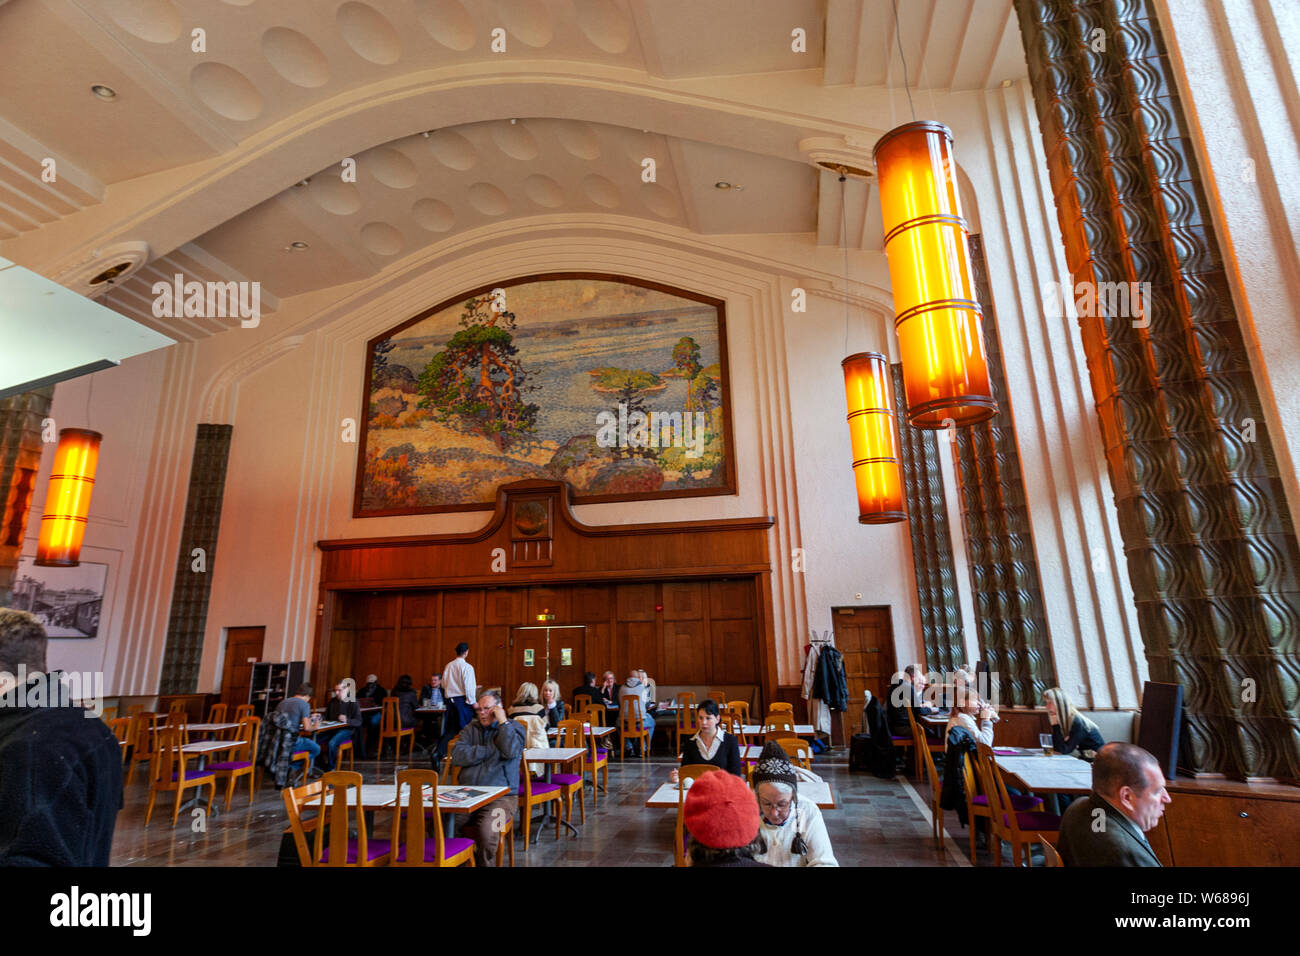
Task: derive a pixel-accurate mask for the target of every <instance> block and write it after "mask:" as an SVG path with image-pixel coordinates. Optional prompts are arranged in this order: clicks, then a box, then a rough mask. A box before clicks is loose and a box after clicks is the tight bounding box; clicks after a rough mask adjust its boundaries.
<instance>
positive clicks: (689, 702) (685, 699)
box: [673, 690, 695, 713]
mask: <svg viewBox="0 0 1300 956" xmlns="http://www.w3.org/2000/svg"><path fill="white" fill-rule="evenodd" d="M673 703H675V704H676V705H677V708H678V710H689V711H690V712H691V713H695V694H694V692H693V691H689V690H684V691H681V692H679V693H678V694H677V696H675V697H674V698H673Z"/></svg>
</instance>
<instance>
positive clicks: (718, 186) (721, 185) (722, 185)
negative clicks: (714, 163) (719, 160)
mask: <svg viewBox="0 0 1300 956" xmlns="http://www.w3.org/2000/svg"><path fill="white" fill-rule="evenodd" d="M713 188H714V189H730V188H731V183H728V182H724V181H723V180H721V179H720V180H718V181H717V182H716V183H714V184H713Z"/></svg>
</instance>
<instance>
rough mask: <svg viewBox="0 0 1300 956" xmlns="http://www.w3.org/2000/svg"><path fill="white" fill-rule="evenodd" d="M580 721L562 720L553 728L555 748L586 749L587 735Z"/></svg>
mask: <svg viewBox="0 0 1300 956" xmlns="http://www.w3.org/2000/svg"><path fill="white" fill-rule="evenodd" d="M582 725H583V721H581V720H562V721H560V722H559V723H558V724H557V725H556V727H555V746H557V747H581V748H582V749H583V750H586V749H587V733H586V731H585V730H583V727H582Z"/></svg>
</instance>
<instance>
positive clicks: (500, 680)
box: [469, 602, 522, 703]
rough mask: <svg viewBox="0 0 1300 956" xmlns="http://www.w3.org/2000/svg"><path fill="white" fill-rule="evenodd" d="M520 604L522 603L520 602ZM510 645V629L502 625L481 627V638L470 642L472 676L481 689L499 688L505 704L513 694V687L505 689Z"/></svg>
mask: <svg viewBox="0 0 1300 956" xmlns="http://www.w3.org/2000/svg"><path fill="white" fill-rule="evenodd" d="M521 603H522V602H521ZM509 643H510V628H509V626H507V625H504V624H488V625H484V627H483V638H482V639H481V640H479V641H478V642H474V641H471V642H470V652H469V662H470V663H471V664H473V665H474V676H475V677H477V678H478V682H479V686H481V687H500V688H501V692H502V694H503V695H504V696H505V699H506V703H509V702H510V697H511V695H512V694H514V692H515V689H514V688H513V687H506V686H505V685H506V653H507V647H508V645H509Z"/></svg>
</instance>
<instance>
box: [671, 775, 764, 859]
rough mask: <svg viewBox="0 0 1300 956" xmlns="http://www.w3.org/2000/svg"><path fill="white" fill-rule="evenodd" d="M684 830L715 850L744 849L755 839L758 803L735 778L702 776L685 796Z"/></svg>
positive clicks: (750, 791)
mask: <svg viewBox="0 0 1300 956" xmlns="http://www.w3.org/2000/svg"><path fill="white" fill-rule="evenodd" d="M682 817H683V822H684V823H685V824H686V829H687V830H689V831H690V832H691V836H693V837H695V839H696V840H698V841H699V842H700V843H703V844H704V845H705V846H707V847H711V848H712V849H715V850H729V849H732V848H733V847H742V846H748V845H749V844H750V843H752V842H753V841H754V837H756V836H758V824H759V818H758V801H757V800H756V799H754V791H752V790H750V789H749V787H748V786H747V785H746V784H745V781H743V780H741V779H740V778H739V777H737V776H736V775H735V774H730V773H727V772H726V771H725V770H718V771H714V772H713V773H706V774H705V775H704V776H702V777H700V778H699V779H698V780H696V781H695V783H694V784H692V785H691V788H690V789H689V790H688V791H687V792H686V806H685V807H684V808H683V811H682Z"/></svg>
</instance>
